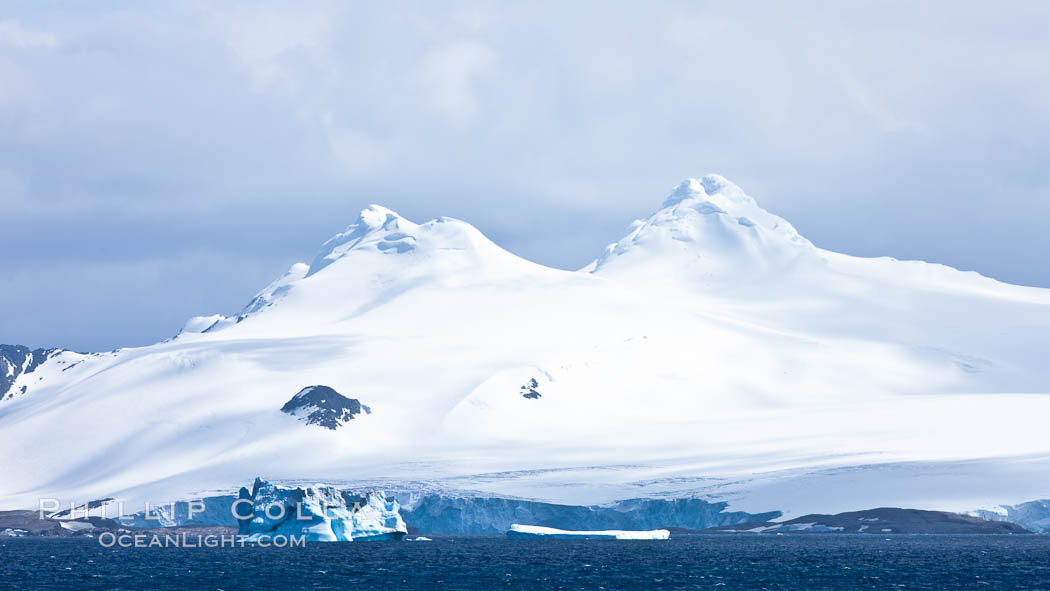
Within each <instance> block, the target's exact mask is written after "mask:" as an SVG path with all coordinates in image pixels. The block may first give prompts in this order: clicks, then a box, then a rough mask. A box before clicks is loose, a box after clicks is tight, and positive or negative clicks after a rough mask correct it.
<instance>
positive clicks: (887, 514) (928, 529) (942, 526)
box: [672, 507, 1032, 534]
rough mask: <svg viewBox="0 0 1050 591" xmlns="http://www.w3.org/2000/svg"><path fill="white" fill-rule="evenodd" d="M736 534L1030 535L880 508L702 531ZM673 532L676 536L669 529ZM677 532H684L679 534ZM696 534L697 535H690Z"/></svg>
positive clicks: (1011, 526) (969, 519)
mask: <svg viewBox="0 0 1050 591" xmlns="http://www.w3.org/2000/svg"><path fill="white" fill-rule="evenodd" d="M708 532H735V533H801V532H820V533H844V534H1030V533H1032V532H1030V531H1028V530H1027V529H1025V528H1023V527H1021V526H1020V525H1017V524H1016V523H1009V522H1005V521H988V520H986V519H982V518H980V517H974V516H971V515H960V514H958V513H949V512H947V511H924V510H921V509H900V508H897V507H880V508H878V509H868V510H865V511H849V512H847V513H837V514H835V515H821V514H811V515H803V516H802V517H796V518H794V519H791V520H789V521H783V522H776V523H774V522H769V521H766V522H757V521H756V522H752V523H740V524H737V525H729V526H722V527H714V528H709V529H706V530H703V533H708ZM672 533H676V532H674V531H673V530H672ZM677 533H686V532H683V531H679V532H677ZM692 533H699V532H692Z"/></svg>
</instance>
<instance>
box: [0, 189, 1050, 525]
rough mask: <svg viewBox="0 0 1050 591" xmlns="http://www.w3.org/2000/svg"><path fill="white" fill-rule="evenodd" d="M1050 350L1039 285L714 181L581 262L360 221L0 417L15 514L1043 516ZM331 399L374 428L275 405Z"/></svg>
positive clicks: (1049, 311) (376, 213)
mask: <svg viewBox="0 0 1050 591" xmlns="http://www.w3.org/2000/svg"><path fill="white" fill-rule="evenodd" d="M1048 335H1050V290H1044V289H1035V288H1025V287H1018V286H1011V285H1006V284H1002V283H999V282H996V281H994V280H991V279H988V278H985V277H981V276H979V275H977V274H974V273H963V272H959V271H956V270H954V269H950V268H947V267H943V266H939V265H931V264H927V263H920V262H902V261H895V260H891V259H859V258H854V257H849V256H845V255H840V254H835V253H831V252H828V251H825V250H821V249H819V248H817V247H815V246H814V245H812V244H811V243H810V242H809V241H808V240H806V239H805V238H803V237H801V236H800V235H799V233H798V232H797V231H796V230H795V229H794V228H793V227H792V226H791V225H790V224H788V223H787V222H786V221H784V220H782V219H780V218H779V217H777V216H775V215H773V214H770V213H768V212H766V211H765V210H763V209H762V208H761V207H759V206H758V205H757V203H756V202H755V201H754V200H753V199H751V198H750V197H748V196H747V195H745V194H744V193H743V191H741V190H740V189H739V188H738V187H736V186H735V185H733V184H732V183H730V182H728V181H726V180H725V179H723V178H721V177H718V176H714V175H711V176H706V177H703V178H701V179H689V180H687V181H685V182H683V183H682V184H681V185H679V186H678V187H677V188H676V189H674V191H673V192H672V193H671V195H670V196H669V197H668V198H667V200H666V201H665V202H664V203H663V206H662V207H661V208H660V209H659V210H658V211H657V212H655V213H654V214H653V215H652V216H650V217H649V218H648V219H646V220H642V221H639V222H636V223H635V224H634V225H633V226H632V227H631V228H630V230H629V233H628V234H627V236H626V237H624V238H623V239H621V240H620V241H618V242H616V243H615V244H613V245H611V246H610V247H609V248H607V249H606V250H605V251H604V252H603V253H602V254H601V255H600V256H599V257H598V258H597V259H596V260H595V262H594V263H592V264H591V265H589V266H588V267H587V268H585V269H583V270H580V271H578V272H569V271H562V270H557V269H551V268H546V267H543V266H540V265H536V264H533V263H530V262H528V261H525V260H523V259H521V258H519V257H516V256H514V255H513V254H511V253H509V252H507V251H505V250H503V249H501V248H500V247H498V246H497V245H495V244H493V243H492V242H491V241H490V240H488V239H487V238H486V237H485V236H484V235H482V234H481V232H479V231H478V230H477V229H476V228H474V227H472V226H470V225H469V224H467V223H464V222H461V221H458V220H453V219H449V218H439V219H437V220H432V221H430V222H426V223H423V224H415V223H412V222H410V221H408V220H406V219H404V218H402V217H400V216H399V215H398V214H396V213H394V212H392V211H390V210H388V209H385V208H382V207H379V206H370V207H369V208H367V209H366V210H365V211H363V212H362V213H361V216H360V217H359V219H358V220H356V222H355V223H354V224H352V225H351V226H349V227H348V228H347V229H346V230H345V231H344V232H342V233H340V234H338V235H336V236H335V237H333V238H332V239H331V240H329V241H328V242H326V243H325V244H324V245H323V246H322V249H321V251H320V252H319V253H318V254H317V256H316V257H315V258H314V259H313V262H312V263H311V264H310V265H309V266H307V265H304V264H298V265H295V266H293V267H292V269H290V270H289V271H288V273H286V274H285V275H283V276H282V277H281V278H279V279H278V280H277V281H276V282H274V284H272V285H271V286H269V287H267V288H266V289H264V290H263V291H262V292H260V293H259V294H258V295H257V296H256V297H255V298H253V299H252V300H251V302H250V303H249V304H248V305H247V306H246V307H245V308H244V309H243V310H242V311H241V313H240V314H238V315H236V316H234V317H232V318H224V317H221V318H220V317H215V318H208V319H200V318H198V319H194V321H192V322H191V323H189V324H188V325H187V327H186V329H185V330H184V331H183V332H182V333H181V334H180V335H179V336H178V337H176V338H175V339H172V340H169V341H166V342H163V343H158V344H156V345H153V346H149V347H142V348H135V349H123V350H120V351H118V352H115V353H113V354H107V355H101V356H90V357H86V358H84V359H83V360H82V362H81V363H78V364H77V365H76V367H73V368H70V369H69V370H68V371H51V372H50V373H46V375H45V374H44V373H41V375H45V379H44V380H40V381H39V383H38V384H37V385H36V386H35V388H34V389H31V390H30V391H29V392H28V393H27V394H26V395H24V396H20V397H15V398H14V399H11V400H8V401H4V402H3V403H0V432H2V433H3V434H4V439H5V441H15V442H18V443H17V446H16V447H17V453H10V451H9V450H8V451H6V452H5V453H2V454H0V473H3V474H5V475H6V476H7V477H6V478H4V479H3V480H2V481H0V499H3V504H4V505H7V506H10V507H22V506H35V505H36V502H37V498H38V497H40V496H51V497H60V498H62V499H64V500H66V501H67V502H68V501H72V500H76V501H80V502H84V501H87V500H90V499H95V498H102V497H119V498H124V499H127V500H128V502H131V503H133V502H135V501H139V500H150V501H151V502H161V501H166V500H172V499H175V498H185V497H187V496H189V495H193V494H206V493H213V492H217V491H229V490H230V488H231V487H234V488H235V487H236V486H237V485H238V483H240V482H242V481H246V480H251V479H254V478H255V477H256V476H258V475H264V476H265V477H266V478H268V479H270V480H272V481H281V482H287V483H296V482H314V481H326V482H330V483H333V484H347V485H354V486H358V487H359V488H363V487H365V486H386V485H389V486H396V487H399V488H402V489H403V488H406V487H411V486H417V487H419V488H420V489H421V490H428V491H433V490H452V491H474V494H485V495H493V496H504V497H518V498H530V499H539V500H544V501H552V502H561V503H586V504H591V503H606V502H610V501H613V500H616V499H627V498H637V497H692V496H700V497H704V498H708V499H713V500H727V501H729V502H730V507H729V508H730V509H731V510H746V511H752V512H759V511H770V510H783V511H784V512H785V514H786V515H787V516H789V517H790V516H792V515H800V514H803V513H809V512H825V513H830V512H838V511H845V510H851V509H863V508H870V507H873V506H880V505H901V506H908V507H916V508H928V509H946V510H963V509H971V508H976V507H982V506H993V505H1000V504H1017V503H1020V502H1024V501H1028V500H1032V499H1037V498H1046V497H1047V496H1050V470H1048V469H1047V468H1050V439H1047V438H1046V437H1045V436H1044V435H1043V432H1042V429H1043V423H1045V417H1046V416H1050V395H1048V394H1050V388H1048V384H1050V367H1048V366H1047V364H1046V363H1045V361H1044V360H1045V358H1046V356H1047V353H1048V352H1050V336H1048ZM50 364H51V362H50V361H49V362H47V363H44V364H42V365H41V366H40V367H39V368H38V369H37V372H42V371H44V370H46V369H47V368H48V366H49V365H50ZM315 384H325V385H327V386H329V387H331V388H333V389H334V390H336V391H338V392H340V393H342V394H344V395H345V396H347V397H350V398H353V399H357V400H361V401H367V403H368V405H369V408H370V409H371V413H370V414H368V413H365V414H359V415H357V416H356V417H355V418H354V420H353V421H350V422H348V423H347V424H346V425H344V426H343V427H341V428H339V429H337V430H328V429H319V428H316V426H311V425H307V424H304V423H303V422H301V421H299V420H297V419H296V418H295V417H294V416H290V415H288V414H285V413H282V412H281V410H280V409H281V408H282V406H283V405H284V404H285V403H286V402H288V401H289V399H290V398H292V397H293V396H294V395H295V394H296V393H297V392H300V391H301V390H302V389H303V388H306V387H308V386H311V385H315ZM523 387H524V389H523ZM523 392H525V393H530V394H531V393H533V392H535V394H537V395H538V396H531V395H530V396H524V395H523ZM56 425H62V426H63V428H62V429H57V430H56V428H55V426H56ZM3 508H8V507H6V506H5V507H3Z"/></svg>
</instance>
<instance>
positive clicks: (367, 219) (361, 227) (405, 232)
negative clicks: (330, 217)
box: [306, 204, 419, 277]
mask: <svg viewBox="0 0 1050 591" xmlns="http://www.w3.org/2000/svg"><path fill="white" fill-rule="evenodd" d="M418 227H419V226H418V225H417V224H414V223H412V222H410V221H408V220H406V219H405V218H403V217H401V216H400V215H398V213H397V212H395V211H393V210H391V209H387V208H385V207H383V206H382V205H375V204H372V205H369V206H368V207H366V208H364V209H363V210H361V214H360V215H359V216H357V220H356V221H355V222H354V223H352V224H350V225H349V226H347V227H346V229H345V230H343V231H342V232H340V233H338V234H336V235H335V236H332V237H331V238H329V239H328V240H327V241H326V242H325V243H324V244H322V245H321V252H319V253H318V254H317V256H316V257H315V258H314V260H313V262H312V263H310V268H309V270H308V271H307V273H306V277H309V276H310V275H313V274H314V273H317V272H318V271H320V270H321V269H324V268H325V267H327V266H328V265H330V264H332V263H333V262H335V261H337V260H339V259H341V258H343V257H344V256H346V253H348V252H349V251H350V250H351V249H353V248H354V247H356V246H358V245H359V244H361V243H362V242H364V241H365V240H366V238H369V237H371V236H372V235H373V234H376V233H379V232H389V235H387V236H385V237H384V238H383V239H382V240H379V241H378V242H377V248H379V249H380V250H390V249H393V250H394V251H395V252H399V253H400V252H405V251H407V250H411V249H412V248H414V244H413V243H414V242H415V239H414V237H413V236H412V234H413V232H414V231H415V229H416V228H418Z"/></svg>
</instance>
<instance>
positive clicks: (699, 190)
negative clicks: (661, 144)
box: [663, 174, 757, 207]
mask: <svg viewBox="0 0 1050 591" xmlns="http://www.w3.org/2000/svg"><path fill="white" fill-rule="evenodd" d="M692 199H700V200H704V199H715V200H717V201H727V202H730V203H738V204H747V205H753V206H757V204H756V203H755V200H754V199H752V198H751V197H749V196H748V195H747V194H746V193H744V191H743V190H742V189H741V188H740V187H738V186H736V185H735V184H733V183H732V182H730V181H729V180H728V179H726V178H725V177H723V176H720V175H717V174H707V175H704V176H702V177H700V178H698V179H697V178H687V179H685V180H684V181H682V182H681V183H678V186H677V187H675V188H674V190H672V191H671V194H670V195H668V196H667V199H665V200H664V204H663V207H671V206H673V205H677V204H678V203H681V202H683V201H688V200H692Z"/></svg>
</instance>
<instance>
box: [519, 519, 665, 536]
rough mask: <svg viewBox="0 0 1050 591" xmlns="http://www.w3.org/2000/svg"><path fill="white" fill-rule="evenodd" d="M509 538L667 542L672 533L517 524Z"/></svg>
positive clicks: (660, 530) (663, 530)
mask: <svg viewBox="0 0 1050 591" xmlns="http://www.w3.org/2000/svg"><path fill="white" fill-rule="evenodd" d="M507 537H508V538H510V539H512V540H525V539H530V538H573V539H578V540H666V539H668V538H670V537H671V532H669V531H667V530H666V529H654V530H649V531H627V530H620V529H606V530H598V531H572V530H567V529H555V528H553V527H543V526H540V525H521V524H518V523H515V524H513V525H511V526H510V530H509V531H507Z"/></svg>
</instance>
